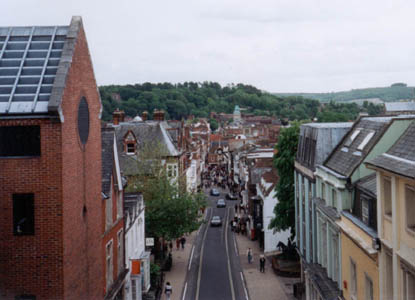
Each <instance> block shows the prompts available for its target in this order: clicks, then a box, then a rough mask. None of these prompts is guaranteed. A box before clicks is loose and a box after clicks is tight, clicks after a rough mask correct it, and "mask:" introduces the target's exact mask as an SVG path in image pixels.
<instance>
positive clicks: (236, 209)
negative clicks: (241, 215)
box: [235, 204, 238, 213]
mask: <svg viewBox="0 0 415 300" xmlns="http://www.w3.org/2000/svg"><path fill="white" fill-rule="evenodd" d="M237 212H238V205H237V204H235V213H237Z"/></svg>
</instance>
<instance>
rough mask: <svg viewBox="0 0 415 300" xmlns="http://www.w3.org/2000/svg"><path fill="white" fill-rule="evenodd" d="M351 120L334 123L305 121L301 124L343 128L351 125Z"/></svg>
mask: <svg viewBox="0 0 415 300" xmlns="http://www.w3.org/2000/svg"><path fill="white" fill-rule="evenodd" d="M352 125H353V122H334V123H306V124H302V125H301V126H309V127H315V128H344V127H352Z"/></svg>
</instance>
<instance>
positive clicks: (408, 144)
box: [367, 121, 415, 179]
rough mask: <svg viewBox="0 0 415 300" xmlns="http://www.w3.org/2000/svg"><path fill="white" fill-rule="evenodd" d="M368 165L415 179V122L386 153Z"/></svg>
mask: <svg viewBox="0 0 415 300" xmlns="http://www.w3.org/2000/svg"><path fill="white" fill-rule="evenodd" d="M367 164H368V165H372V166H375V167H378V168H381V169H384V170H387V171H391V172H393V173H396V174H399V175H402V176H405V177H409V178H413V179H414V178H415V121H414V122H412V123H411V125H410V126H409V127H408V128H407V129H406V131H405V132H404V134H402V136H401V137H400V138H399V139H398V140H397V142H396V143H395V144H394V145H393V146H392V147H391V148H390V149H389V150H388V151H387V152H386V153H383V154H381V155H379V156H377V157H376V158H374V159H373V160H371V161H370V162H368V163H367Z"/></svg>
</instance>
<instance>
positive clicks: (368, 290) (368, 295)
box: [365, 274, 373, 300]
mask: <svg viewBox="0 0 415 300" xmlns="http://www.w3.org/2000/svg"><path fill="white" fill-rule="evenodd" d="M365 300H373V282H372V279H370V277H369V276H368V275H367V274H366V276H365Z"/></svg>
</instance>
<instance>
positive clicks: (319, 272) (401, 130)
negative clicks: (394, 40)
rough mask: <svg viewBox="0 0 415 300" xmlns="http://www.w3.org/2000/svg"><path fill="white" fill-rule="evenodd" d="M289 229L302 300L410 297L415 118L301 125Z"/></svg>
mask: <svg viewBox="0 0 415 300" xmlns="http://www.w3.org/2000/svg"><path fill="white" fill-rule="evenodd" d="M295 216H296V217H295V227H296V243H297V249H298V252H299V254H300V256H301V262H302V278H301V279H302V287H303V288H301V286H300V288H298V289H297V292H298V293H297V297H298V298H300V299H307V300H323V299H324V300H325V299H327V300H332V299H347V300H357V299H359V300H360V299H361V300H378V299H380V300H409V299H414V298H415V116H414V115H396V116H393V115H389V116H379V117H369V116H362V117H360V118H359V119H358V120H357V121H355V122H354V123H309V124H303V125H301V128H300V136H299V144H298V150H297V156H296V160H295Z"/></svg>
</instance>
